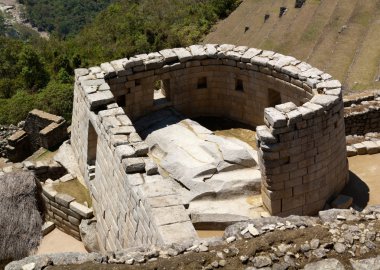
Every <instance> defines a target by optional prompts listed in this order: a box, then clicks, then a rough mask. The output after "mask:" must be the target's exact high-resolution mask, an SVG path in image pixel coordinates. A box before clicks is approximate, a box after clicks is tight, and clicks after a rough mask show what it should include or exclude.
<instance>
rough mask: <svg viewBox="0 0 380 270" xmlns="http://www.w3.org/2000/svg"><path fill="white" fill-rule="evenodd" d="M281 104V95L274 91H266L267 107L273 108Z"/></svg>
mask: <svg viewBox="0 0 380 270" xmlns="http://www.w3.org/2000/svg"><path fill="white" fill-rule="evenodd" d="M281 103H282V102H281V94H280V93H279V92H278V91H276V90H274V89H268V107H274V106H276V105H278V104H281Z"/></svg>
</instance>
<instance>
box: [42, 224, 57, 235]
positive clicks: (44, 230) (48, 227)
mask: <svg viewBox="0 0 380 270" xmlns="http://www.w3.org/2000/svg"><path fill="white" fill-rule="evenodd" d="M54 228H55V225H54V223H53V222H51V221H46V222H45V223H44V224H43V225H42V235H43V236H45V235H47V234H48V233H50V232H51V231H53V230H54Z"/></svg>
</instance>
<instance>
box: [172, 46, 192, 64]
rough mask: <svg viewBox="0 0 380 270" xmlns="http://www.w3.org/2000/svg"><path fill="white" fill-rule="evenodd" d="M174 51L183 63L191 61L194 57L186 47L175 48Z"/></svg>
mask: <svg viewBox="0 0 380 270" xmlns="http://www.w3.org/2000/svg"><path fill="white" fill-rule="evenodd" d="M173 51H174V53H175V54H176V55H177V57H178V59H179V61H180V62H181V63H183V62H186V61H189V60H190V59H192V58H193V56H192V54H191V53H190V52H189V51H188V50H186V49H185V48H174V49H173Z"/></svg>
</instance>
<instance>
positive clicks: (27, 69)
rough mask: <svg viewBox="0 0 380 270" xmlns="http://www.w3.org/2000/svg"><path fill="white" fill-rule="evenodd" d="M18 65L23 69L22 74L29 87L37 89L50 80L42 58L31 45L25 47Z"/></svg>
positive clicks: (26, 85)
mask: <svg viewBox="0 0 380 270" xmlns="http://www.w3.org/2000/svg"><path fill="white" fill-rule="evenodd" d="M17 65H18V66H19V67H20V69H21V74H20V75H21V78H22V79H23V82H24V85H25V87H26V88H27V89H31V90H32V91H36V90H37V89H40V88H42V87H44V86H45V85H46V84H47V82H48V81H49V74H48V73H47V71H46V70H45V67H44V64H43V63H42V60H41V59H40V57H39V55H38V54H37V53H36V51H35V50H33V49H32V48H31V47H29V46H25V47H23V49H22V51H21V52H20V54H19V56H18V62H17Z"/></svg>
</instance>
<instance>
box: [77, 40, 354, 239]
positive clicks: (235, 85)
mask: <svg viewBox="0 0 380 270" xmlns="http://www.w3.org/2000/svg"><path fill="white" fill-rule="evenodd" d="M158 84H160V86H161V87H160V88H161V89H162V93H161V98H160V99H157V98H155V93H154V89H155V88H159V87H158ZM75 86H76V90H75V97H74V99H75V100H74V111H73V121H72V124H73V125H72V143H73V147H74V149H76V150H75V152H76V154H77V157H78V161H79V163H80V165H81V167H82V168H83V171H85V168H86V166H87V165H86V164H87V163H88V162H87V161H86V160H88V158H87V155H90V152H89V151H87V145H88V144H89V140H88V137H89V134H88V132H87V130H89V128H88V121H89V120H90V122H92V125H94V128H95V130H96V134H97V136H98V139H95V141H97V143H95V145H98V146H99V147H100V148H101V149H106V148H110V149H109V150H107V151H108V152H107V153H106V155H112V153H114V151H115V150H114V149H113V147H115V146H117V145H118V144H121V145H128V146H130V147H131V148H132V150H133V151H134V153H133V154H130V156H128V155H127V154H125V155H122V156H120V155H119V158H116V160H115V162H116V163H114V164H107V162H106V159H107V158H108V157H107V156H103V157H102V158H103V159H105V160H104V163H105V164H104V167H101V166H99V165H98V163H99V162H98V158H96V162H97V163H96V166H95V167H96V169H95V170H96V174H95V175H96V177H95V182H96V179H98V171H101V173H102V174H104V173H105V172H108V171H112V170H114V168H115V167H117V166H119V167H120V166H121V164H123V165H124V167H123V166H121V167H122V169H123V170H124V173H125V172H126V173H127V179H128V177H129V176H128V175H129V174H131V173H134V174H136V172H137V173H142V174H144V173H145V174H146V173H147V170H146V167H147V162H149V161H147V160H148V159H147V156H146V152H147V151H146V150H147V149H145V148H143V151H142V150H141V145H143V142H141V138H139V136H138V135H137V133H135V130H134V128H133V125H132V121H133V120H134V119H137V118H139V117H140V116H143V115H145V114H147V113H149V112H151V111H154V110H158V109H160V108H162V107H164V106H173V107H175V108H176V109H177V110H179V111H180V112H182V113H183V114H185V115H188V116H198V115H215V116H223V117H229V118H232V119H235V120H238V121H240V122H243V123H246V124H250V125H252V126H257V140H258V147H259V151H258V152H259V161H260V167H261V171H262V177H263V185H262V196H263V201H264V204H265V205H266V207H267V208H268V209H269V211H270V212H271V213H272V214H274V215H289V214H314V213H315V212H316V211H318V210H320V209H322V208H323V206H324V204H325V203H326V201H327V200H328V199H329V198H330V197H331V196H333V195H334V194H336V193H337V192H339V191H340V190H341V189H342V188H343V186H344V185H345V183H346V181H347V172H348V168H347V159H346V147H345V134H344V121H343V102H342V90H341V84H340V83H339V81H336V80H333V79H332V78H331V76H330V75H328V74H326V73H323V72H322V71H320V70H318V69H316V68H313V67H311V66H310V65H309V64H307V63H304V62H301V61H298V60H296V59H295V58H293V57H289V56H284V55H281V54H278V53H274V52H271V51H262V50H259V49H254V48H247V47H244V46H239V47H236V46H234V45H228V44H224V45H211V44H207V45H193V46H190V47H188V48H175V49H166V50H163V51H160V52H156V53H150V54H142V55H137V56H134V57H131V58H129V59H127V58H125V59H120V60H116V61H112V62H109V63H103V64H101V65H100V67H93V68H90V69H79V70H76V84H75ZM115 102H116V103H117V104H115ZM84 105H85V106H84ZM120 107H122V108H123V109H124V112H125V114H126V115H127V116H126V115H124V113H123V110H120ZM99 111H103V112H99ZM131 120H132V121H131ZM120 130H122V131H120ZM115 132H116V133H115ZM116 135H117V136H116ZM123 136H124V137H123ZM115 137H117V138H115ZM99 138H101V139H99ZM123 142H124V143H123ZM124 148H125V147H124ZM129 150H130V149H129ZM97 152H99V148H98V150H97ZM116 152H117V151H116ZM131 153H132V152H131ZM136 153H139V154H136ZM131 157H133V158H131ZM138 157H143V158H144V159H139V160H138ZM124 159H125V160H126V161H125V160H124ZM129 159H131V160H129ZM132 159H133V160H132ZM144 162H145V163H144ZM98 167H100V168H99V169H98ZM113 175H115V173H113ZM107 176H108V175H107ZM111 178H112V177H111ZM111 178H108V179H107V180H102V181H112V180H111ZM120 181H122V180H120ZM127 181H129V180H127ZM93 182H94V181H93ZM151 183H152V184H151V185H154V183H155V182H154V181H152V182H151ZM102 192H107V191H103V190H102ZM94 194H95V197H101V196H100V195H99V192H94ZM141 194H142V193H141ZM141 194H140V195H141ZM173 194H174V193H173ZM120 196H121V197H122V196H123V195H120ZM128 196H129V197H130V196H131V195H128ZM141 196H142V195H141ZM118 199H119V198H118ZM101 200H103V199H101ZM142 201H144V199H143V200H142ZM109 204H110V203H109ZM95 205H96V203H95ZM144 207H146V208H149V206H144ZM144 209H145V208H144ZM95 210H96V209H95ZM148 212H149V210H148V211H147V213H148ZM147 216H149V214H147ZM151 218H152V220H154V217H151ZM111 219H112V217H111ZM118 220H119V219H118ZM184 221H185V220H182V221H181V222H184ZM187 221H188V220H186V222H187ZM149 222H150V223H149V224H153V225H154V222H153V221H149ZM111 225H112V224H111ZM111 227H112V226H111ZM115 227H116V225H115ZM155 230H159V229H157V227H155ZM156 240H157V239H156ZM157 241H158V240H157ZM148 243H149V242H148Z"/></svg>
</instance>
